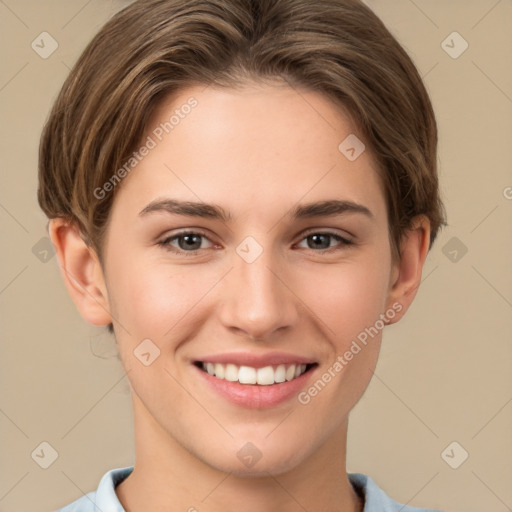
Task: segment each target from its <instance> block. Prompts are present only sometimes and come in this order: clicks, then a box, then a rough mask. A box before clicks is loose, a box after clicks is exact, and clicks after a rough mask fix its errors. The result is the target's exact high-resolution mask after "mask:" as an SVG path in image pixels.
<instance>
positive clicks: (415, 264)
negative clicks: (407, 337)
mask: <svg viewBox="0 0 512 512" xmlns="http://www.w3.org/2000/svg"><path fill="white" fill-rule="evenodd" d="M429 245H430V221H429V220H428V218H427V217H426V216H425V215H418V216H417V217H415V218H414V219H413V222H412V223H411V228H410V229H409V230H408V231H407V233H406V234H405V235H404V238H403V240H402V244H401V251H400V261H399V262H397V263H396V265H395V266H394V267H393V272H392V276H391V279H390V289H389V293H388V300H387V308H390V307H393V304H400V306H401V308H400V310H399V314H397V315H396V316H394V318H393V320H390V321H389V322H388V323H389V324H393V323H396V322H398V320H400V318H402V316H403V315H404V314H405V312H406V311H407V309H408V308H409V306H410V305H411V303H412V301H413V299H414V297H415V296H416V292H417V291H418V288H419V286H420V283H421V273H422V270H423V265H424V263H425V259H426V257H427V254H428V249H429Z"/></svg>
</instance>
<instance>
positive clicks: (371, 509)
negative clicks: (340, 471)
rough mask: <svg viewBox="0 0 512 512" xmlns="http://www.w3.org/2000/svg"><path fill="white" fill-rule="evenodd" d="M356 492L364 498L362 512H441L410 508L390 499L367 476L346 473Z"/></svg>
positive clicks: (439, 511)
mask: <svg viewBox="0 0 512 512" xmlns="http://www.w3.org/2000/svg"><path fill="white" fill-rule="evenodd" d="M348 479H349V481H350V483H351V484H352V487H354V489H355V490H356V492H357V493H358V494H359V495H360V496H361V497H363V498H364V500H365V504H364V509H363V512H443V511H441V510H438V509H429V508H428V509H427V508H418V507H410V506H408V505H404V504H403V503H399V502H398V501H395V500H394V499H392V498H390V497H389V496H388V495H387V494H386V493H385V492H384V491H383V490H382V489H381V488H380V487H379V486H378V485H377V484H376V483H375V482H374V481H373V480H372V478H370V477H369V476H368V475H364V474H362V473H348Z"/></svg>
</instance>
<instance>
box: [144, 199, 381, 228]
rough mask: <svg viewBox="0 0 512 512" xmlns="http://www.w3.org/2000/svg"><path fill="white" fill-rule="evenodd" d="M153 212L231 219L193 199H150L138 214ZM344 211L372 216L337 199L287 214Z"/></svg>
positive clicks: (297, 216) (320, 214) (304, 216)
mask: <svg viewBox="0 0 512 512" xmlns="http://www.w3.org/2000/svg"><path fill="white" fill-rule="evenodd" d="M154 212H167V213H174V214H177V215H185V216H188V217H203V218H209V219H214V220H221V221H223V222H226V223H227V222H229V221H230V220H231V219H232V216H231V214H230V213H228V212H226V211H225V210H224V209H223V208H222V207H221V206H218V205H215V204H207V203H201V202H193V201H178V200H176V199H157V200H155V201H152V202H151V203H149V204H148V205H147V206H146V207H145V208H144V209H143V210H142V211H141V212H140V213H139V216H141V217H143V216H146V215H148V214H150V213H154ZM346 213H359V214H363V215H365V216H366V217H369V218H371V219H373V218H374V215H373V213H372V212H371V211H370V210H369V209H368V208H367V207H366V206H364V205H362V204H358V203H354V202H353V201H346V200H338V199H332V200H327V201H317V202H313V203H306V204H302V205H298V206H296V207H295V208H293V209H292V210H291V211H290V212H289V213H288V214H287V216H288V217H291V218H293V219H307V218H312V217H328V216H333V215H342V214H346Z"/></svg>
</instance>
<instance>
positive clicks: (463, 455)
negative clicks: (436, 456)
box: [441, 441, 469, 469]
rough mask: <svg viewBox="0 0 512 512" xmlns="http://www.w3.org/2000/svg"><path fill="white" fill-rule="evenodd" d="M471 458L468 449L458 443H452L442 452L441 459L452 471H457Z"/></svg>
mask: <svg viewBox="0 0 512 512" xmlns="http://www.w3.org/2000/svg"><path fill="white" fill-rule="evenodd" d="M468 457H469V453H468V452H467V451H466V449H465V448H464V447H463V446H462V445H461V444H459V443H458V442H457V441H453V442H451V443H450V444H449V445H448V446H447V447H446V448H445V449H444V450H443V451H442V452H441V458H442V459H443V460H444V461H445V462H446V464H448V466H450V467H451V468H452V469H457V468H459V467H460V466H462V464H464V462H466V460H467V458H468Z"/></svg>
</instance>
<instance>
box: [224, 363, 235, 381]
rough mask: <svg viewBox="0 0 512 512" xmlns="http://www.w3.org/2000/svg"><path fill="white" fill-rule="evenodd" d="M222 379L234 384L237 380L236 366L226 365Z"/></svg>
mask: <svg viewBox="0 0 512 512" xmlns="http://www.w3.org/2000/svg"><path fill="white" fill-rule="evenodd" d="M224 378H225V379H226V380H229V381H230V382H236V381H237V380H238V366H235V365H234V364H227V365H226V369H225V371H224Z"/></svg>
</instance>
